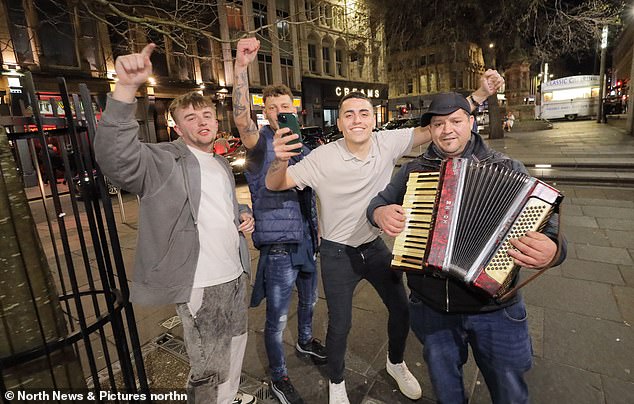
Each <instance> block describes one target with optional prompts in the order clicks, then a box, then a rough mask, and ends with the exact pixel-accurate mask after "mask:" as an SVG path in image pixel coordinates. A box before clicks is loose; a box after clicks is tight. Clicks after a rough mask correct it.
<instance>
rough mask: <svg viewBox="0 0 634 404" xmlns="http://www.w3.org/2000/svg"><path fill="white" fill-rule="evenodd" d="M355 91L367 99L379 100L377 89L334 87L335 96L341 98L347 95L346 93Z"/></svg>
mask: <svg viewBox="0 0 634 404" xmlns="http://www.w3.org/2000/svg"><path fill="white" fill-rule="evenodd" d="M355 91H360V92H362V93H363V94H365V96H366V97H368V98H379V97H380V96H381V91H380V90H379V89H378V88H357V87H352V88H350V87H342V86H337V87H335V95H336V96H337V97H343V96H345V95H348V93H352V92H355Z"/></svg>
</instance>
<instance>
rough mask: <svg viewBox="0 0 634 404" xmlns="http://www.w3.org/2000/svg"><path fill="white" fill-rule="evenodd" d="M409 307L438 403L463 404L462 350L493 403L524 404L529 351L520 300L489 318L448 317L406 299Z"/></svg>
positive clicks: (477, 315)
mask: <svg viewBox="0 0 634 404" xmlns="http://www.w3.org/2000/svg"><path fill="white" fill-rule="evenodd" d="M409 307H410V320H411V323H412V330H413V331H414V333H415V334H416V336H417V337H418V339H419V340H420V342H421V343H422V344H423V356H424V358H425V362H426V363H427V367H428V369H429V373H430V377H431V381H432V385H433V386H434V392H435V393H436V397H437V399H438V402H439V403H452V404H454V403H466V402H467V399H466V396H465V390H464V385H463V381H462V376H463V373H462V367H463V365H464V364H465V363H466V362H467V357H468V349H469V348H468V345H471V349H472V350H473V356H474V358H475V361H476V364H477V365H478V368H479V369H480V371H481V372H482V376H483V377H484V380H485V382H486V384H487V387H488V388H489V392H490V393H491V399H492V401H493V403H504V404H512V403H528V388H527V386H526V382H525V381H524V373H526V372H527V371H528V370H529V369H530V367H531V363H532V346H531V339H530V335H529V333H528V323H527V316H526V307H525V306H524V301H523V300H522V299H520V300H519V301H518V302H517V303H515V304H513V305H511V306H508V307H505V308H503V309H500V310H496V311H493V312H486V313H477V314H451V313H442V312H438V311H435V310H433V309H431V308H430V307H428V306H427V305H425V303H423V302H422V301H420V300H419V299H418V298H416V297H415V296H413V295H410V305H409Z"/></svg>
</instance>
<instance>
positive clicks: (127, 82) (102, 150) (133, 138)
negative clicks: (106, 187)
mask: <svg viewBox="0 0 634 404" xmlns="http://www.w3.org/2000/svg"><path fill="white" fill-rule="evenodd" d="M154 48H155V45H154V44H148V45H147V46H145V47H144V48H143V50H142V51H141V52H140V53H134V54H131V55H124V56H119V57H118V58H117V60H116V62H115V71H116V73H117V79H118V80H117V84H116V86H115V89H114V91H113V92H112V94H109V95H108V101H107V104H106V109H105V111H104V113H103V115H102V116H101V120H100V121H99V126H98V127H97V134H96V135H95V143H94V148H95V157H96V159H97V162H98V163H99V166H100V168H101V170H102V171H103V173H104V174H105V175H107V176H108V177H109V178H110V180H112V182H113V183H114V184H116V185H117V186H119V187H121V188H122V189H125V190H127V191H130V192H133V193H135V194H137V195H143V194H145V193H146V192H150V193H151V192H152V191H153V190H155V189H158V187H160V186H161V185H162V184H163V183H164V179H165V177H166V176H167V175H169V173H170V171H171V169H172V167H171V165H170V159H165V158H164V156H163V153H162V152H161V151H160V149H158V148H151V147H149V146H150V145H147V144H144V143H141V142H140V141H139V138H138V131H139V125H138V123H137V121H136V118H135V111H136V107H137V105H136V99H135V94H136V92H137V90H138V88H139V87H140V86H142V85H143V84H144V83H145V82H146V81H147V80H148V78H149V76H150V74H151V73H152V63H151V62H150V55H151V54H152V51H153V50H154ZM171 161H172V163H173V159H171Z"/></svg>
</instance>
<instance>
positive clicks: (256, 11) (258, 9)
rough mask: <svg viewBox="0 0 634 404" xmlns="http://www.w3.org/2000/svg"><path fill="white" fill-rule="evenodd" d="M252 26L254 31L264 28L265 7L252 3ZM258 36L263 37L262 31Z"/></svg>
mask: <svg viewBox="0 0 634 404" xmlns="http://www.w3.org/2000/svg"><path fill="white" fill-rule="evenodd" d="M253 24H254V25H255V29H258V28H263V27H264V26H266V5H264V4H261V3H258V2H255V1H254V2H253ZM259 34H260V35H264V32H263V31H259Z"/></svg>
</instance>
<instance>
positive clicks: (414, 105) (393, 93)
mask: <svg viewBox="0 0 634 404" xmlns="http://www.w3.org/2000/svg"><path fill="white" fill-rule="evenodd" d="M484 70H485V69H484V58H483V56H482V48H480V47H479V46H478V45H476V44H474V43H471V42H457V43H451V44H449V45H448V46H447V45H445V44H443V45H440V44H439V45H432V46H425V47H421V48H418V49H411V50H407V51H399V52H395V53H390V54H389V57H388V61H387V77H388V85H389V114H390V119H393V118H398V117H416V116H419V115H421V114H422V113H423V112H424V111H425V110H426V109H427V107H429V103H430V102H431V97H432V96H433V95H434V94H437V93H442V92H448V91H457V92H460V93H465V94H467V93H470V92H472V91H473V90H475V89H477V88H478V86H479V85H480V83H479V80H480V76H481V75H482V73H484Z"/></svg>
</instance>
